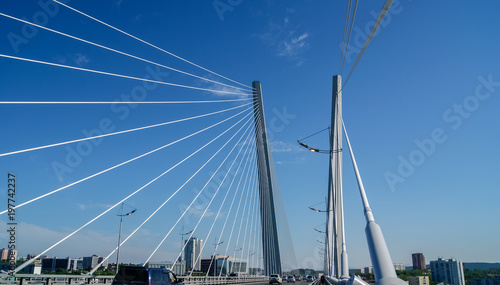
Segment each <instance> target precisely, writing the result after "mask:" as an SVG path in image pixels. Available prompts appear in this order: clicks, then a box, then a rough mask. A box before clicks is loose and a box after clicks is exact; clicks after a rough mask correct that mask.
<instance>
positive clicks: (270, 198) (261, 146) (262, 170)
mask: <svg viewBox="0 0 500 285" xmlns="http://www.w3.org/2000/svg"><path fill="white" fill-rule="evenodd" d="M252 87H253V102H254V122H255V143H256V148H257V168H258V177H259V198H260V218H261V227H262V251H263V258H264V274H265V275H267V276H269V275H270V274H280V275H281V256H280V245H279V241H278V228H277V223H276V211H275V201H274V187H277V181H274V175H273V173H272V171H273V168H272V164H273V158H272V156H271V149H270V147H269V141H268V140H267V131H266V125H265V120H264V104H263V103H262V89H261V86H260V82H259V81H254V82H253V84H252Z"/></svg>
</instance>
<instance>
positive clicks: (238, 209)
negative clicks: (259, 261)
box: [224, 168, 256, 272]
mask: <svg viewBox="0 0 500 285" xmlns="http://www.w3.org/2000/svg"><path fill="white" fill-rule="evenodd" d="M251 171H252V173H251V176H250V179H248V176H247V177H246V178H245V182H244V184H243V191H242V192H241V196H240V200H239V202H238V207H237V208H236V213H235V216H234V220H233V226H232V228H231V234H230V238H229V241H231V239H232V235H233V232H234V229H235V226H236V221H237V220H238V216H239V211H240V207H241V201H242V200H243V195H245V202H244V204H245V206H246V202H247V199H248V192H249V191H250V187H247V183H248V181H252V180H253V178H254V177H255V173H256V170H255V168H252V170H251ZM245 192H246V194H244V193H245ZM243 212H244V210H243V211H242V213H241V216H242V218H241V221H242V220H243V215H244V213H243ZM239 229H241V222H240V227H239ZM240 232H241V231H240V230H238V237H237V239H236V242H235V243H234V248H235V251H234V257H236V252H237V251H240V250H241V248H240V249H237V248H238V243H239V238H240ZM229 245H230V242H229V243H228V244H227V247H226V253H225V254H224V255H226V256H227V251H228V249H229ZM233 265H234V262H233V263H231V269H230V270H229V272H232V269H233Z"/></svg>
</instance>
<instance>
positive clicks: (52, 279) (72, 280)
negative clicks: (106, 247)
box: [0, 274, 115, 285]
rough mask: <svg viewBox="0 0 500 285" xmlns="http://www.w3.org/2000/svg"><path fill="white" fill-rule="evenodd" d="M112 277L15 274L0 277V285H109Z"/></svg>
mask: <svg viewBox="0 0 500 285" xmlns="http://www.w3.org/2000/svg"><path fill="white" fill-rule="evenodd" d="M114 277H115V276H114V275H102V276H96V275H59V274H15V275H14V276H13V277H12V276H10V275H2V276H1V277H0V284H2V285H3V284H7V285H64V284H75V285H76V284H111V283H112V282H113V278H114Z"/></svg>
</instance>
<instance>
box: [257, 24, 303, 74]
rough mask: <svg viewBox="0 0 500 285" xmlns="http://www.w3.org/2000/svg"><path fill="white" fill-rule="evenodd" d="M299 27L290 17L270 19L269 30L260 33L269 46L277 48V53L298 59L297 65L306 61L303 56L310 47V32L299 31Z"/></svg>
mask: <svg viewBox="0 0 500 285" xmlns="http://www.w3.org/2000/svg"><path fill="white" fill-rule="evenodd" d="M298 30H299V27H294V26H293V25H292V24H291V20H290V18H289V17H285V18H284V19H283V20H282V21H281V22H278V23H276V22H273V21H270V22H269V25H268V31H267V32H266V33H265V34H262V35H260V39H261V40H262V41H263V42H264V43H265V44H267V45H268V46H270V47H272V48H274V49H275V52H276V55H278V56H280V57H286V58H289V59H291V60H295V61H297V62H298V63H297V65H302V64H303V63H304V60H303V58H302V57H301V55H302V53H304V52H305V51H306V50H307V49H308V48H309V41H308V39H309V36H310V33H308V32H299V31H298Z"/></svg>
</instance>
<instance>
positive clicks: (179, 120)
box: [0, 103, 252, 157]
mask: <svg viewBox="0 0 500 285" xmlns="http://www.w3.org/2000/svg"><path fill="white" fill-rule="evenodd" d="M250 104H252V103H246V104H242V105H239V106H236V107H232V108H229V109H224V110H220V111H216V112H211V113H207V114H203V115H197V116H192V117H188V118H183V119H178V120H173V121H169V122H164V123H159V124H154V125H149V126H144V127H139V128H133V129H129V130H124V131H118V132H113V133H108V134H102V135H97V136H93V137H86V138H81V139H76V140H69V141H65V142H60V143H54V144H48V145H44V146H38V147H32V148H27V149H22V150H17V151H11V152H6V153H0V157H2V156H8V155H13V154H18V153H23V152H29V151H34V150H40V149H45V148H51V147H55V146H61V145H66V144H71V143H77V142H81V141H87V140H93V139H98V138H103V137H109V136H114V135H120V134H125V133H130V132H135V131H140V130H146V129H150V128H155V127H160V126H166V125H171V124H175V123H180V122H184V121H189V120H193V119H199V118H203V117H207V116H211V115H215V114H220V113H224V112H227V111H231V110H234V109H238V108H242V107H244V106H248V105H250Z"/></svg>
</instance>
